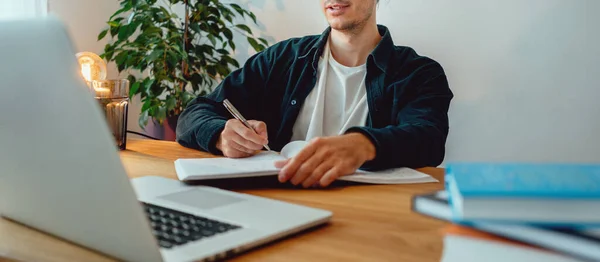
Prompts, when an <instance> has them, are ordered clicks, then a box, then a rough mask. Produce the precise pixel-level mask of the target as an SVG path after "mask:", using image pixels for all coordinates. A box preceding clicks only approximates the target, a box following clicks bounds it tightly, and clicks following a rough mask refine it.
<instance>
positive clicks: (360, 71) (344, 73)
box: [292, 43, 369, 141]
mask: <svg viewBox="0 0 600 262" xmlns="http://www.w3.org/2000/svg"><path fill="white" fill-rule="evenodd" d="M366 75H367V66H366V64H363V65H360V66H356V67H347V66H344V65H342V64H340V63H338V62H337V61H335V59H334V58H333V56H332V55H331V50H330V48H329V43H327V44H326V46H325V50H324V52H323V55H322V57H321V59H320V60H319V69H318V77H317V83H316V86H315V88H313V90H312V91H311V92H310V94H309V95H308V97H307V98H306V100H305V101H304V104H303V105H302V108H301V110H300V114H299V115H298V118H297V119H296V122H295V124H294V127H293V135H292V141H296V140H306V141H308V140H311V139H312V138H315V137H323V136H335V135H341V134H343V133H344V132H345V131H346V130H348V129H349V128H350V127H353V126H364V125H365V123H366V121H367V115H368V112H369V108H368V106H367V90H366V87H365V78H366Z"/></svg>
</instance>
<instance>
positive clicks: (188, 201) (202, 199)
mask: <svg viewBox="0 0 600 262" xmlns="http://www.w3.org/2000/svg"><path fill="white" fill-rule="evenodd" d="M159 198H161V199H164V200H168V201H171V202H175V203H178V204H182V205H186V206H190V207H194V208H199V209H212V208H216V207H222V206H226V205H231V204H234V203H237V202H241V201H244V200H245V199H243V198H238V197H235V196H230V195H226V194H219V193H215V192H211V191H208V190H202V189H191V190H187V191H183V192H177V193H173V194H168V195H164V196H161V197H159Z"/></svg>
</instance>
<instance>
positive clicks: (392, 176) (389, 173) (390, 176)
mask: <svg viewBox="0 0 600 262" xmlns="http://www.w3.org/2000/svg"><path fill="white" fill-rule="evenodd" d="M338 180H344V181H352V182H359V183H368V184H416V183H432V182H439V181H438V180H437V179H435V178H433V177H431V176H430V175H428V174H425V173H422V172H419V171H417V170H414V169H410V168H404V167H403V168H393V169H387V170H382V171H377V172H366V171H362V170H359V171H357V172H356V173H355V174H354V175H349V176H343V177H340V178H338Z"/></svg>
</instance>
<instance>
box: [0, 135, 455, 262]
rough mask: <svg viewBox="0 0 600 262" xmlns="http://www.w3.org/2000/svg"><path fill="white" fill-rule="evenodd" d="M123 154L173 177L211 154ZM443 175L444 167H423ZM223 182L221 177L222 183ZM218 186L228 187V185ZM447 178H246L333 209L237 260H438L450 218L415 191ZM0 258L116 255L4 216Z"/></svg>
mask: <svg viewBox="0 0 600 262" xmlns="http://www.w3.org/2000/svg"><path fill="white" fill-rule="evenodd" d="M127 148H128V149H127V150H126V151H123V152H121V159H122V161H123V164H124V166H125V169H126V170H127V173H128V175H129V176H130V177H131V178H134V177H141V176H164V177H167V178H172V179H176V175H175V169H174V167H173V161H174V160H175V159H177V158H181V157H212V156H210V155H208V154H205V153H202V152H197V151H194V150H189V149H186V148H184V147H181V146H179V145H177V144H176V143H173V142H166V141H152V140H130V141H128V144H127ZM420 171H423V172H425V173H428V174H430V175H432V176H434V177H435V178H437V179H438V180H440V181H443V170H442V169H435V168H426V169H422V170H420ZM217 186H219V185H217ZM220 187H223V188H228V186H227V185H220ZM442 188H443V183H442V182H440V183H428V184H414V185H350V186H337V187H333V188H328V189H298V188H289V187H285V186H282V187H281V186H280V187H277V186H273V187H263V188H261V187H260V185H259V186H249V187H247V188H244V187H235V186H232V187H231V188H229V189H232V190H235V191H238V192H243V193H249V194H254V195H259V196H264V197H268V198H273V199H279V200H283V201H288V202H291V203H297V204H302V205H306V206H311V207H316V208H322V209H327V210H330V211H332V212H333V214H334V215H333V219H332V221H331V223H330V224H328V225H326V226H324V227H320V228H317V229H314V230H311V231H308V232H304V233H302V234H299V235H296V236H293V237H291V238H286V239H284V240H281V241H278V242H274V243H272V244H269V245H267V246H264V247H261V248H259V249H255V250H253V251H250V252H248V253H245V254H243V255H241V256H238V257H236V258H235V259H233V261H367V260H368V261H439V260H440V257H441V254H442V249H443V242H442V239H443V236H442V233H441V232H440V230H441V228H442V227H444V226H445V225H446V223H444V222H440V221H437V220H434V219H430V218H426V217H423V216H421V215H418V214H416V213H413V212H411V209H410V207H411V197H412V196H413V195H414V194H418V193H424V192H430V191H434V190H439V189H442ZM0 257H5V258H4V260H3V259H2V258H0V261H89V262H91V261H112V260H110V259H109V258H107V257H105V256H103V255H101V254H98V253H95V252H93V251H90V250H88V249H85V248H82V247H79V246H77V245H75V244H72V243H67V242H64V241H60V240H57V239H56V238H53V237H51V236H48V235H46V234H44V233H41V232H38V231H35V230H31V229H29V228H26V227H24V226H22V225H19V224H16V223H14V222H11V221H8V220H5V219H0Z"/></svg>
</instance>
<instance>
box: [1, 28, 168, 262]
mask: <svg viewBox="0 0 600 262" xmlns="http://www.w3.org/2000/svg"><path fill="white" fill-rule="evenodd" d="M0 213H1V214H2V215H3V216H5V217H7V218H10V219H12V220H15V221H18V222H20V223H23V224H25V225H29V226H31V227H33V228H37V229H40V230H42V231H45V232H48V233H50V234H53V235H56V236H59V237H61V238H64V239H67V240H70V241H72V242H75V243H79V244H81V245H84V246H87V247H89V248H91V249H95V250H98V251H100V252H102V253H105V254H108V255H111V256H113V257H116V258H119V259H123V260H128V261H160V260H161V257H160V253H159V248H158V246H157V244H156V242H155V240H154V237H153V236H152V234H151V232H150V230H149V228H148V223H147V221H146V218H145V215H144V214H143V212H142V208H141V206H140V204H139V203H138V201H137V199H136V196H135V193H134V191H133V189H132V188H131V185H130V183H129V179H128V177H127V176H126V173H125V171H124V169H123V167H122V165H121V162H120V159H119V155H118V153H117V148H116V146H115V143H114V140H113V138H112V136H111V134H110V133H109V130H108V127H107V126H106V124H105V121H104V119H103V115H102V112H101V111H100V109H99V107H98V105H97V104H96V101H95V99H94V98H93V97H92V95H91V93H89V91H88V90H87V87H86V86H85V83H84V81H83V79H82V78H81V76H80V74H79V69H78V63H77V61H76V58H75V52H74V49H73V47H72V43H71V41H70V39H69V37H68V34H67V32H66V30H65V27H64V26H63V24H62V23H61V22H60V21H59V20H57V19H56V18H53V17H49V18H44V19H35V20H26V21H25V20H23V21H0Z"/></svg>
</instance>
